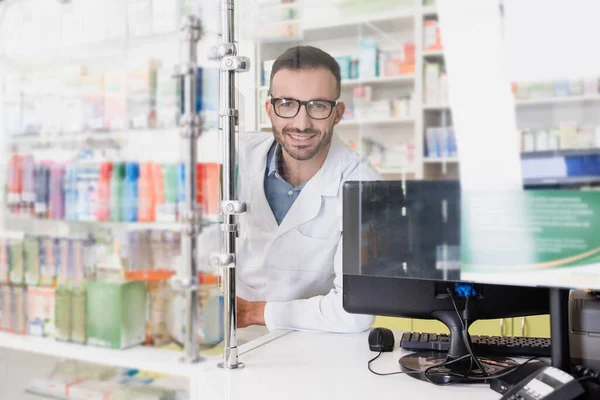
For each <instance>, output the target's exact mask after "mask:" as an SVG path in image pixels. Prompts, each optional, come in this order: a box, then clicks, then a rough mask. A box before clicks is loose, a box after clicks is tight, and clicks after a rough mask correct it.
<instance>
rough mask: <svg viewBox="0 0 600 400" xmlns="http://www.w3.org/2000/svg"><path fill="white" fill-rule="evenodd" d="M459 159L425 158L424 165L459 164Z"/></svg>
mask: <svg viewBox="0 0 600 400" xmlns="http://www.w3.org/2000/svg"><path fill="white" fill-rule="evenodd" d="M457 162H458V158H457V157H442V158H424V159H423V163H425V164H449V163H457Z"/></svg>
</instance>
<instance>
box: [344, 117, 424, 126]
mask: <svg viewBox="0 0 600 400" xmlns="http://www.w3.org/2000/svg"><path fill="white" fill-rule="evenodd" d="M414 122H415V119H414V118H412V117H397V118H385V119H380V120H375V119H373V120H365V119H349V120H342V121H340V123H339V124H338V125H337V126H340V127H361V126H387V125H403V124H414Z"/></svg>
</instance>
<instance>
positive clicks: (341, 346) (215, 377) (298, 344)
mask: <svg viewBox="0 0 600 400" xmlns="http://www.w3.org/2000/svg"><path fill="white" fill-rule="evenodd" d="M394 333H395V337H396V350H395V351H394V352H393V353H383V354H382V355H381V356H380V357H379V358H378V359H377V360H375V361H374V362H373V363H372V364H371V367H372V368H373V370H375V371H377V372H382V373H383V372H394V371H399V368H400V367H399V364H398V359H399V358H400V357H401V356H402V355H404V354H408V352H406V351H404V350H400V349H399V348H398V343H399V338H400V337H401V332H394ZM367 337H368V332H363V333H360V334H331V333H308V332H290V333H289V334H287V335H284V336H281V337H279V338H277V339H276V340H273V341H271V342H269V343H266V344H264V345H262V346H260V347H257V348H255V349H254V350H251V351H249V352H247V353H245V354H242V355H240V361H242V362H243V363H244V364H245V365H246V367H245V368H244V369H242V370H234V371H223V370H220V369H218V368H217V367H216V364H215V363H213V362H211V361H209V362H207V363H206V364H204V366H203V368H202V369H203V371H202V372H201V373H199V374H198V381H197V385H198V386H197V390H198V394H199V396H200V397H198V399H200V398H203V399H211V400H221V399H223V400H225V399H226V400H251V399H260V400H270V399H286V400H296V399H298V400H306V399H310V400H317V399H327V400H331V399H365V400H366V399H380V398H381V399H392V398H393V399H436V398H439V399H444V400H451V399H460V400H463V399H472V398H474V399H478V400H486V399H499V398H500V397H501V396H500V394H498V393H496V392H494V391H492V390H491V389H489V386H488V385H487V384H480V385H458V384H457V385H452V386H447V387H441V386H435V385H433V384H430V383H427V382H423V381H420V380H417V379H415V378H412V377H409V376H406V375H402V374H400V375H391V376H378V375H375V374H373V373H371V372H370V371H369V370H368V369H367V361H368V360H370V359H371V358H373V357H374V356H376V355H377V353H373V352H371V351H370V350H369V347H368V342H367Z"/></svg>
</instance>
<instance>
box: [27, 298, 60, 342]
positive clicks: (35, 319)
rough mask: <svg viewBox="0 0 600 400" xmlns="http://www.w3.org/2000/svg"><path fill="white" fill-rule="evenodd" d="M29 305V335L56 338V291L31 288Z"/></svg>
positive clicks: (28, 299)
mask: <svg viewBox="0 0 600 400" xmlns="http://www.w3.org/2000/svg"><path fill="white" fill-rule="evenodd" d="M27 303H28V304H27V310H28V312H27V333H28V334H29V335H31V336H38V337H54V335H55V330H54V313H55V308H56V291H55V289H53V288H45V287H29V288H28V293H27Z"/></svg>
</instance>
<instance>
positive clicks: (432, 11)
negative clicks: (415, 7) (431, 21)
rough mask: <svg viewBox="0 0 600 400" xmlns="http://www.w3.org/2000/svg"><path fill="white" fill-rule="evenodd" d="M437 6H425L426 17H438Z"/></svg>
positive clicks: (424, 13)
mask: <svg viewBox="0 0 600 400" xmlns="http://www.w3.org/2000/svg"><path fill="white" fill-rule="evenodd" d="M437 13H438V12H437V6H435V5H433V6H423V16H424V17H437Z"/></svg>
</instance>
